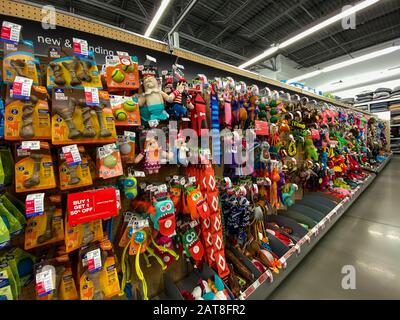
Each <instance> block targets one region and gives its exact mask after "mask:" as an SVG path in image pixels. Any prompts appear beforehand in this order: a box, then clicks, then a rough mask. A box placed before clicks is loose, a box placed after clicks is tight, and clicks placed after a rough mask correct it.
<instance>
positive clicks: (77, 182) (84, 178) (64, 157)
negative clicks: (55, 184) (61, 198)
mask: <svg viewBox="0 0 400 320" xmlns="http://www.w3.org/2000/svg"><path fill="white" fill-rule="evenodd" d="M68 147H71V148H69V149H68V151H66V149H64V150H65V152H67V154H65V153H64V151H63V150H60V154H59V159H60V161H59V166H58V172H59V178H60V189H61V190H70V189H76V188H81V187H86V186H90V185H92V184H93V181H92V175H91V173H90V168H89V163H88V162H89V161H90V159H89V158H90V157H89V155H88V154H87V153H86V152H85V148H84V147H83V146H79V147H77V146H76V145H72V146H66V147H64V148H68ZM73 147H75V148H73ZM73 154H75V155H76V156H75V157H76V159H74V158H73V156H72V155H73Z"/></svg>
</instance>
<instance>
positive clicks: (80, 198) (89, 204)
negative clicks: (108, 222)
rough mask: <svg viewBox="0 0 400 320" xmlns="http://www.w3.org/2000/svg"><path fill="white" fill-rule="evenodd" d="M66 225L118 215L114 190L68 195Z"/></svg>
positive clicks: (107, 189)
mask: <svg viewBox="0 0 400 320" xmlns="http://www.w3.org/2000/svg"><path fill="white" fill-rule="evenodd" d="M67 212H68V224H70V225H76V224H80V223H84V222H89V221H93V220H98V219H107V218H110V217H113V216H117V215H118V208H117V196H116V193H115V189H114V188H105V189H99V190H89V191H83V192H77V193H70V194H68V198H67Z"/></svg>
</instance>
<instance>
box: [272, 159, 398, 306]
mask: <svg viewBox="0 0 400 320" xmlns="http://www.w3.org/2000/svg"><path fill="white" fill-rule="evenodd" d="M345 265H353V266H354V267H355V270H356V289H355V290H344V289H342V285H341V283H342V278H343V276H344V274H342V273H341V271H342V267H343V266H345ZM270 299H400V157H395V158H393V159H392V161H391V162H390V163H389V164H388V166H387V167H386V168H385V169H384V171H382V172H381V174H380V175H379V176H378V177H377V178H376V179H375V181H374V182H373V183H372V185H371V186H370V187H369V188H368V189H367V190H366V191H365V192H364V193H363V194H362V195H361V196H360V198H359V199H358V200H357V202H356V203H354V204H353V206H352V207H350V209H349V210H348V211H347V212H346V213H345V214H344V215H343V216H342V218H341V219H340V220H339V221H338V222H337V223H336V225H335V226H333V227H332V229H331V230H330V231H329V232H328V234H326V235H325V237H324V238H323V239H321V241H320V242H319V243H318V244H317V245H316V246H315V247H314V249H313V250H312V251H311V252H310V253H309V254H308V256H307V257H306V258H305V259H304V260H303V261H302V262H301V263H300V264H299V265H298V266H297V268H296V269H295V270H293V272H292V273H291V274H290V275H289V276H288V277H287V278H286V279H285V280H284V282H283V283H282V284H281V285H280V286H279V287H278V288H277V289H276V291H275V292H274V293H273V294H272V295H271V296H270Z"/></svg>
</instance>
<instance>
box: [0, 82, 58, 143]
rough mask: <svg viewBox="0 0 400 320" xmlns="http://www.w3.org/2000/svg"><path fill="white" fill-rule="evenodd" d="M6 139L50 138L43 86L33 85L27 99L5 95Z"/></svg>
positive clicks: (46, 100)
mask: <svg viewBox="0 0 400 320" xmlns="http://www.w3.org/2000/svg"><path fill="white" fill-rule="evenodd" d="M6 101H7V104H6V110H5V128H6V130H5V139H6V140H31V139H37V140H50V139H51V127H50V112H49V105H48V94H47V90H46V88H45V87H39V86H33V87H32V89H31V95H30V97H29V100H22V99H14V98H12V96H11V94H10V95H7V100H6Z"/></svg>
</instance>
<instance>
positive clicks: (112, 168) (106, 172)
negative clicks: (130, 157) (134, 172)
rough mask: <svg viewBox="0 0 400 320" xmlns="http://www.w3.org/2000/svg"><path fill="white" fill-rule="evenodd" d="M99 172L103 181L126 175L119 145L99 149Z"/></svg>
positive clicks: (108, 145) (113, 144) (109, 145)
mask: <svg viewBox="0 0 400 320" xmlns="http://www.w3.org/2000/svg"><path fill="white" fill-rule="evenodd" d="M96 162H97V172H98V176H99V177H100V178H103V179H109V178H113V177H119V176H121V175H123V174H124V171H123V168H122V161H121V154H120V151H119V148H118V146H117V144H115V143H112V144H107V145H104V146H102V147H99V148H97V161H96Z"/></svg>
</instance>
